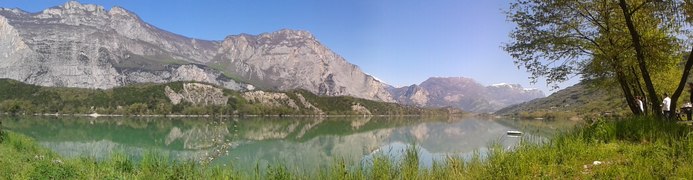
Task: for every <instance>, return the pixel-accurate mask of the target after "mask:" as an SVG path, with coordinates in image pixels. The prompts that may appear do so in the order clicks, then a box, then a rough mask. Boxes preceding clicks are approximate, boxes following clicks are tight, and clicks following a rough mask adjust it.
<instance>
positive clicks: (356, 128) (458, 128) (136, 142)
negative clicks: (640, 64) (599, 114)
mask: <svg viewBox="0 0 693 180" xmlns="http://www.w3.org/2000/svg"><path fill="white" fill-rule="evenodd" d="M0 118H2V122H3V126H4V128H6V129H9V130H12V131H15V132H19V133H23V134H26V135H28V136H30V137H32V138H35V139H36V140H37V141H38V142H39V143H40V144H41V145H43V146H45V147H48V148H50V149H53V150H54V151H56V152H58V153H59V154H61V155H63V156H69V157H77V156H92V157H95V158H97V159H103V158H105V157H108V156H109V155H110V154H111V153H113V152H122V153H125V154H128V155H131V156H132V157H134V158H136V159H138V158H141V156H142V155H143V154H144V153H145V152H147V151H152V150H153V151H158V152H161V153H163V154H167V155H169V156H171V158H174V159H178V160H195V161H200V162H204V163H212V164H215V165H233V166H234V167H236V168H239V169H242V170H251V169H253V168H254V167H255V166H256V165H258V166H261V167H264V166H266V165H268V164H273V163H284V164H286V165H287V166H289V167H291V168H292V169H304V170H305V169H316V168H317V167H326V165H329V163H330V162H331V160H334V159H335V158H343V160H345V161H346V162H348V163H358V162H364V161H368V160H369V158H371V157H372V156H373V155H375V154H378V153H384V154H386V155H391V156H393V157H397V156H399V155H400V154H401V152H404V150H406V149H407V148H408V147H409V145H410V144H416V145H417V146H418V147H419V149H420V153H419V154H420V155H421V163H422V165H430V164H431V161H432V160H440V159H443V158H445V157H447V156H462V157H470V156H471V155H472V154H473V153H474V152H479V153H482V154H483V153H484V152H485V151H487V149H486V148H487V146H488V145H490V143H491V142H497V143H499V144H500V145H502V146H503V147H504V148H512V147H513V146H514V145H516V144H517V143H518V142H519V141H520V139H521V138H512V137H508V136H507V135H505V132H506V131H508V130H523V131H526V132H529V133H526V134H525V135H524V136H536V137H545V136H548V135H550V133H551V132H553V131H555V129H561V128H565V127H569V126H571V125H572V124H574V123H571V122H568V123H566V122H564V121H556V122H546V121H542V122H529V121H514V120H479V119H455V118H420V117H341V118H266V117H253V118H228V119H205V118H131V117H120V118H89V117H0ZM552 128H553V129H552ZM537 129H538V130H537Z"/></svg>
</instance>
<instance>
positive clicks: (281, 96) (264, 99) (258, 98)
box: [243, 91, 299, 110]
mask: <svg viewBox="0 0 693 180" xmlns="http://www.w3.org/2000/svg"><path fill="white" fill-rule="evenodd" d="M243 98H244V99H246V100H247V101H248V102H250V103H258V104H262V105H264V106H266V107H289V108H292V109H296V110H298V109H299V107H298V105H296V102H295V101H294V100H293V99H291V98H289V96H288V95H286V94H285V93H275V92H264V91H251V92H245V93H243Z"/></svg>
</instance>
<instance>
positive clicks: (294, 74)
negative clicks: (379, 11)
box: [0, 1, 394, 102]
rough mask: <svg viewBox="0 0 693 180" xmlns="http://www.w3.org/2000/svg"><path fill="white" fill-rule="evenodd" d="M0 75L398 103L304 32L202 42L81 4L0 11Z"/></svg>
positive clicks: (58, 82) (70, 83)
mask: <svg viewBox="0 0 693 180" xmlns="http://www.w3.org/2000/svg"><path fill="white" fill-rule="evenodd" d="M0 78H10V79H15V80H19V81H22V82H25V83H30V84H35V85H41V86H60V87H81V88H99V89H106V88H112V87H119V86H124V85H128V84H134V83H144V82H154V83H165V82H173V81H198V82H206V83H212V84H215V85H219V86H223V87H225V88H228V89H232V90H251V89H254V88H255V87H259V88H262V89H270V90H291V89H305V90H308V91H310V92H313V93H316V94H319V95H328V96H342V95H345V96H354V97H359V98H365V99H370V100H379V101H386V102H393V101H394V100H393V98H392V97H391V95H390V93H389V92H388V91H387V89H386V88H385V87H386V85H385V84H384V83H382V82H380V81H378V80H376V79H375V78H373V77H372V76H369V75H367V74H365V73H363V72H362V71H361V70H360V69H359V68H358V67H357V66H355V65H353V64H350V63H349V62H347V61H346V60H345V59H344V58H342V57H340V56H339V55H337V54H336V53H334V52H332V51H331V50H330V49H328V48H327V47H325V46H323V45H322V44H321V43H320V42H319V41H318V40H317V39H316V38H315V37H314V36H313V35H311V34H310V33H308V32H306V31H296V30H280V31H277V32H272V33H265V34H260V35H248V34H241V35H231V36H228V37H226V38H225V39H224V40H220V41H209V40H200V39H194V38H188V37H184V36H181V35H177V34H174V33H171V32H168V31H165V30H162V29H159V28H157V27H154V26H152V25H150V24H147V23H145V22H143V21H142V20H141V19H140V18H139V17H138V16H137V15H136V14H134V13H132V12H130V11H127V10H125V9H123V8H120V7H113V8H111V9H110V10H106V9H104V8H103V7H102V6H98V5H91V4H80V3H78V2H76V1H69V2H67V3H65V4H64V5H61V6H57V7H52V8H49V9H46V10H43V11H41V12H36V13H30V12H25V11H23V10H20V9H7V8H1V9H0Z"/></svg>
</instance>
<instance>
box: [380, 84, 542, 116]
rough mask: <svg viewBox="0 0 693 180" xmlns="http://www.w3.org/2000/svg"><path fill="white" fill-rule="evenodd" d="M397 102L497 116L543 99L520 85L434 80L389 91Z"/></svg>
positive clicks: (536, 91) (537, 92) (538, 92)
mask: <svg viewBox="0 0 693 180" xmlns="http://www.w3.org/2000/svg"><path fill="white" fill-rule="evenodd" d="M390 91H391V93H392V95H393V97H394V98H395V100H397V102H400V103H404V104H411V105H416V106H422V107H424V106H425V107H457V108H461V109H462V110H465V111H472V112H494V111H496V110H498V109H501V108H504V107H507V106H509V105H513V104H517V103H522V102H525V101H529V100H532V99H535V98H541V97H544V93H543V92H541V91H540V90H537V89H525V88H523V87H522V86H521V85H519V84H495V85H491V86H483V85H481V84H479V83H478V82H476V81H474V80H473V79H470V78H464V77H448V78H443V77H433V78H429V79H428V80H426V81H424V82H422V83H421V84H419V85H411V86H407V87H401V88H392V89H390Z"/></svg>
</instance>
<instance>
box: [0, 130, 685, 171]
mask: <svg viewBox="0 0 693 180" xmlns="http://www.w3.org/2000/svg"><path fill="white" fill-rule="evenodd" d="M0 137H1V139H2V140H1V141H2V142H0V179H489V178H490V179H536V178H546V179H558V178H570V179H575V178H578V179H587V178H599V179H662V178H667V179H668V178H690V177H693V133H692V131H691V127H690V126H689V125H686V124H679V123H675V122H664V121H661V120H657V119H654V118H636V117H629V118H623V119H612V120H600V121H596V122H593V123H590V124H589V125H584V126H581V127H576V128H575V129H572V130H569V131H566V132H563V133H559V134H557V135H556V136H554V137H553V138H551V139H550V140H548V141H546V142H544V143H542V144H532V143H523V144H521V145H520V146H518V147H517V148H515V149H514V150H512V151H506V150H504V149H502V148H500V146H498V148H491V149H492V150H491V151H490V153H489V154H488V156H486V158H478V156H477V157H476V158H472V159H470V160H467V161H465V160H462V159H461V158H454V157H451V158H448V159H447V160H445V161H442V162H435V163H433V164H434V165H433V166H432V167H428V168H422V167H420V166H419V159H418V158H417V157H418V154H417V151H416V149H414V148H412V149H409V150H408V151H407V152H405V155H404V158H403V159H401V160H393V159H391V158H389V157H386V156H376V157H375V158H374V159H373V160H372V161H371V162H369V163H368V164H366V165H351V164H347V163H344V161H339V160H336V161H335V163H333V165H331V166H329V167H324V168H322V169H320V170H318V171H316V172H315V173H302V172H297V171H295V170H293V169H292V168H291V167H285V166H283V165H281V164H276V165H272V166H269V167H257V168H256V170H255V171H254V172H238V171H234V169H233V168H232V167H206V166H204V165H200V164H197V163H194V162H176V161H171V160H169V159H166V158H163V157H164V156H160V155H156V154H155V153H151V154H148V155H146V156H145V157H144V158H143V160H142V161H140V162H134V161H132V160H130V159H128V158H126V156H124V155H118V154H115V155H112V156H111V157H110V158H107V159H106V160H103V161H97V160H95V159H93V158H77V159H65V158H62V157H60V156H59V155H56V154H55V153H53V152H51V151H50V150H47V149H45V148H42V147H39V146H38V145H37V144H36V143H35V142H34V141H33V140H31V139H30V138H27V137H25V136H22V135H18V134H16V133H12V132H5V133H3V134H2V135H0ZM527 142H529V141H527Z"/></svg>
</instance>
